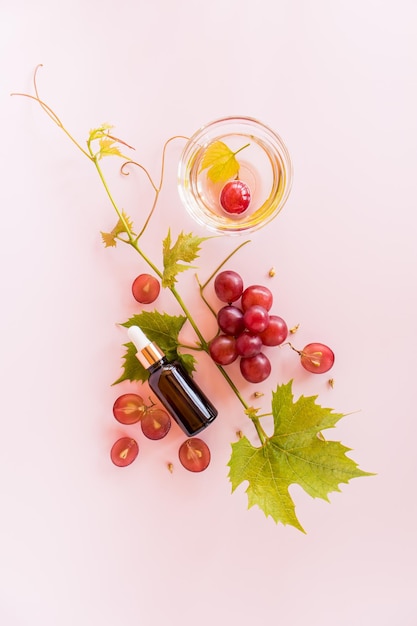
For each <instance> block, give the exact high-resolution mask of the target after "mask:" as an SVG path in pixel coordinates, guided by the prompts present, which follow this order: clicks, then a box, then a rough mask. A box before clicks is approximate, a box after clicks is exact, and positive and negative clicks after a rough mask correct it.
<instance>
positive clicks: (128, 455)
mask: <svg viewBox="0 0 417 626" xmlns="http://www.w3.org/2000/svg"><path fill="white" fill-rule="evenodd" d="M138 453H139V446H138V444H137V443H136V441H135V440H134V439H132V438H131V437H121V438H120V439H118V440H117V441H116V442H115V443H114V444H113V446H112V449H111V450H110V458H111V460H112V461H113V463H114V464H115V465H117V467H126V466H127V465H130V464H131V463H133V461H134V460H135V459H136V457H137V456H138Z"/></svg>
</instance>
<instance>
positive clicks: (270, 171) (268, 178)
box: [178, 117, 292, 235]
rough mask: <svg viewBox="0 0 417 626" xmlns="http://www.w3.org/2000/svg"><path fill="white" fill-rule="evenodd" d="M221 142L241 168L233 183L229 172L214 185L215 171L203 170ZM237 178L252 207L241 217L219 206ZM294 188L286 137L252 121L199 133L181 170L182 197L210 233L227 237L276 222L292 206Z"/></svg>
mask: <svg viewBox="0 0 417 626" xmlns="http://www.w3.org/2000/svg"><path fill="white" fill-rule="evenodd" d="M216 142H221V144H222V146H223V149H225V148H224V146H227V149H229V150H230V152H231V153H232V154H234V155H235V158H236V161H237V163H238V171H237V172H233V174H232V176H231V177H230V180H229V179H227V169H226V168H225V169H224V171H222V176H221V180H214V181H213V180H212V178H211V177H210V175H209V170H210V168H209V167H204V159H205V157H206V155H207V151H208V150H210V147H211V146H213V144H214V143H216ZM216 145H218V144H216ZM214 164H215V163H214ZM223 174H224V175H225V176H226V178H225V177H224V176H223ZM235 179H239V180H241V181H242V182H243V183H245V185H247V187H248V188H249V190H250V203H249V206H248V208H247V210H245V211H244V213H242V214H239V215H234V214H230V213H229V212H226V211H225V210H224V208H223V207H222V204H221V202H220V197H221V192H222V189H223V188H224V186H225V185H226V184H227V183H228V182H230V181H231V180H235ZM291 184H292V164H291V158H290V155H289V152H288V149H287V147H286V146H285V144H284V142H283V141H282V139H281V137H280V136H279V135H277V133H276V132H274V131H273V130H271V129H270V128H269V127H268V126H266V125H265V124H262V123H261V122H259V121H258V120H256V119H253V118H250V117H227V118H223V119H219V120H216V121H214V122H211V123H210V124H207V125H206V126H203V127H202V128H200V129H199V130H198V131H197V132H196V133H194V135H193V136H192V137H191V138H190V139H189V140H188V141H187V144H186V146H185V148H184V150H183V152H182V155H181V159H180V163H179V168H178V188H179V193H180V197H181V200H182V202H183V204H184V205H185V207H186V209H187V210H188V212H189V213H190V214H191V216H192V217H193V218H194V219H195V220H196V221H197V222H198V223H200V224H202V225H204V226H206V227H207V228H208V229H210V230H211V231H214V232H217V233H224V234H232V235H233V234H236V235H238V234H247V233H250V232H252V231H255V230H257V229H259V228H261V227H262V226H265V225H266V224H268V223H269V222H271V220H273V219H274V218H275V217H276V216H277V215H278V213H279V212H280V211H281V209H282V207H283V206H284V204H285V202H286V201H287V199H288V195H289V193H290V190H291Z"/></svg>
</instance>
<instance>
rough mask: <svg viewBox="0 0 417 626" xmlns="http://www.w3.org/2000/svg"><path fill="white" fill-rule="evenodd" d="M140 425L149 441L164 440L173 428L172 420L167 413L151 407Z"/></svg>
mask: <svg viewBox="0 0 417 626" xmlns="http://www.w3.org/2000/svg"><path fill="white" fill-rule="evenodd" d="M140 425H141V427H142V432H143V434H144V435H145V437H147V438H148V439H154V440H156V439H162V438H163V437H165V436H166V435H167V434H168V432H169V429H170V428H171V418H170V416H169V415H168V413H167V412H166V411H163V410H162V409H157V408H154V407H151V408H150V409H148V410H147V411H146V413H145V415H144V416H143V417H142V419H141V422H140Z"/></svg>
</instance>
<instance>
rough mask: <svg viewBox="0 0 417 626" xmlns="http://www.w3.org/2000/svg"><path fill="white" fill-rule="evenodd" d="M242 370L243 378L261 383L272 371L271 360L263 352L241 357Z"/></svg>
mask: <svg viewBox="0 0 417 626" xmlns="http://www.w3.org/2000/svg"><path fill="white" fill-rule="evenodd" d="M240 371H241V373H242V376H243V378H245V379H246V380H247V381H249V382H250V383H261V382H263V381H264V380H266V379H267V378H268V376H269V375H270V373H271V362H270V360H269V359H268V357H267V356H265V354H263V352H260V353H259V354H256V355H255V356H251V357H248V358H244V359H240Z"/></svg>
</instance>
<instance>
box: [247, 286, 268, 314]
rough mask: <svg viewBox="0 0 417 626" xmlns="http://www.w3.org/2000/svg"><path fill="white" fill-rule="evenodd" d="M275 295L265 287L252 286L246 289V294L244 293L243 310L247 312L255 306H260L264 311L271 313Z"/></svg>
mask: <svg viewBox="0 0 417 626" xmlns="http://www.w3.org/2000/svg"><path fill="white" fill-rule="evenodd" d="M272 302H273V295H272V292H271V290H270V289H268V287H264V286H263V285H250V286H249V287H246V289H245V290H244V292H243V293H242V309H243V311H246V310H247V309H248V308H249V307H251V306H253V305H254V304H258V305H260V306H263V307H264V309H266V310H267V311H269V309H270V308H271V306H272Z"/></svg>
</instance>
